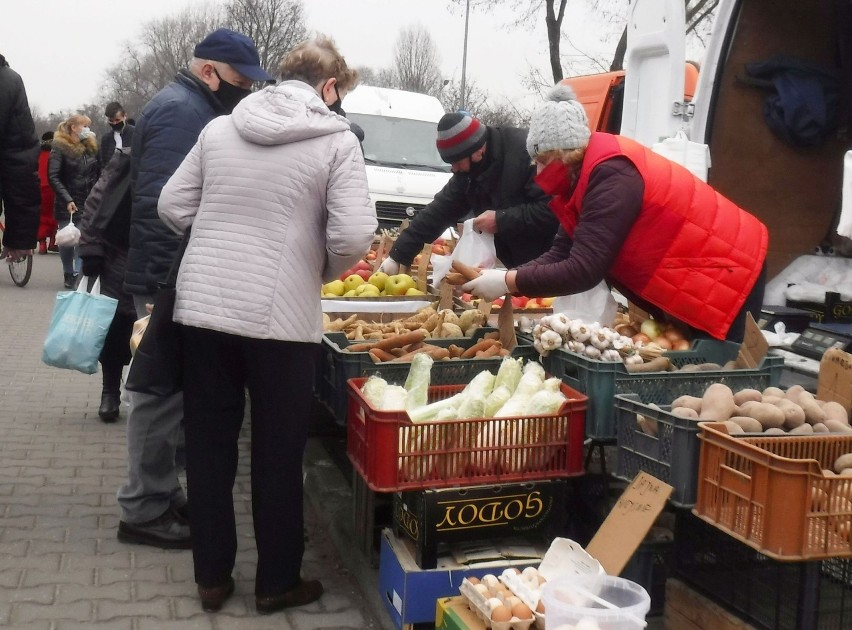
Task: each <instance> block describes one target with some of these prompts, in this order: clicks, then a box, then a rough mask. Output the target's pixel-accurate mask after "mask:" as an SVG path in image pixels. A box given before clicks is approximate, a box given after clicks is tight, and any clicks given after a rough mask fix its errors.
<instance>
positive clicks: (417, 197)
mask: <svg viewBox="0 0 852 630" xmlns="http://www.w3.org/2000/svg"><path fill="white" fill-rule="evenodd" d="M343 109H344V110H345V111H346V116H347V118H349V120H351V121H352V122H353V123H356V124H358V125H359V126H360V127H361V128H362V129H363V130H364V141H363V144H362V146H363V149H364V161H365V163H366V166H367V180H368V183H369V187H370V198H371V199H372V201H373V203H374V204H375V207H376V216H377V217H378V219H379V226H380V227H384V228H387V227H396V226H399V224H400V223H401V222H402V221H403V220H405V219H406V218H408V219H410V218H412V217H413V216H414V215H415V214H416V213H417V211H418V210H420V209H422V208H423V207H424V206H426V204H428V203H429V202H430V201H432V198H433V197H434V196H435V193H437V192H438V191H439V190H441V189H442V188H443V187H444V185H445V184H446V183H447V181H448V180H449V179H450V177H451V173H450V165H449V164H446V163H445V162H444V161H443V160H441V156H440V155H439V154H438V150H437V149H436V148H435V136H436V131H437V125H438V121H439V120H440V119H441V116H443V115H444V108H443V107H442V106H441V102H440V101H439V100H438V99H436V98H434V97H432V96H428V95H426V94H417V93H414V92H405V91H403V90H391V89H387V88H377V87H371V86H367V85H360V86H358V87H356V88H355V89H354V90H352V92H350V93H349V94H347V95H346V98H345V99H344V101H343Z"/></svg>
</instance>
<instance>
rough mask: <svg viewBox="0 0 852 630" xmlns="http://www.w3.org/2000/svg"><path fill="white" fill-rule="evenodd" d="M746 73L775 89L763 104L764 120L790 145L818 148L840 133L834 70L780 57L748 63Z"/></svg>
mask: <svg viewBox="0 0 852 630" xmlns="http://www.w3.org/2000/svg"><path fill="white" fill-rule="evenodd" d="M745 70H746V73H747V74H748V75H749V76H750V77H752V78H754V79H763V80H766V81H768V82H769V83H768V85H771V87H772V88H773V89H774V93H773V94H770V95H769V96H767V97H766V100H765V101H764V104H763V117H764V119H765V120H766V124H767V125H769V128H770V129H771V130H772V131H773V132H774V133H775V134H776V135H778V136H779V137H780V138H782V139H783V140H784V141H786V142H787V143H789V144H791V145H793V146H794V147H815V146H819V145H820V144H822V143H823V142H825V140H826V139H827V138H828V137H829V136H830V135H831V134H832V133H834V131H835V130H836V129H837V110H838V104H839V90H840V80H839V78H838V74H837V72H836V71H834V70H833V69H831V68H826V67H824V66H819V65H817V64H814V63H811V62H808V61H804V60H802V59H797V58H795V57H787V56H784V55H778V56H775V57H772V58H771V59H768V60H766V61H759V62H755V63H748V64H746V66H745Z"/></svg>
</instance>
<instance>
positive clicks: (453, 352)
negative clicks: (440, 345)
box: [447, 344, 464, 359]
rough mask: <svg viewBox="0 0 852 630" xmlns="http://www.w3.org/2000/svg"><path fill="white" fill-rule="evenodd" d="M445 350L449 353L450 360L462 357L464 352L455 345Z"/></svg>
mask: <svg viewBox="0 0 852 630" xmlns="http://www.w3.org/2000/svg"><path fill="white" fill-rule="evenodd" d="M447 350H449V351H450V358H451V359H458V358H459V357H460V356H461V355H462V353H463V352H464V348H462V347H461V346H457V345H456V344H452V345H450V347H449V348H447Z"/></svg>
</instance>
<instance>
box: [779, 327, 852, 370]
mask: <svg viewBox="0 0 852 630" xmlns="http://www.w3.org/2000/svg"><path fill="white" fill-rule="evenodd" d="M829 348H839V349H840V350H845V351H846V352H849V351H850V350H852V324H811V325H810V326H808V327H807V328H806V329H805V331H804V332H803V333H802V334H801V335H799V338H798V339H796V341H794V342H793V344H792V345H791V346H790V349H791V350H792V351H793V352H795V353H797V354H801V355H802V356H805V357H810V358H811V359H816V360H817V361H819V360H820V359H822V355H823V354H824V353H825V351H826V350H828V349H829Z"/></svg>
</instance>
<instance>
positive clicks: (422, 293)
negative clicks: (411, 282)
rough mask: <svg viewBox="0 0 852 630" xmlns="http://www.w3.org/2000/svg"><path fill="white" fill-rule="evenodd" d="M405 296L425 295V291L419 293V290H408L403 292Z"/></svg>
mask: <svg viewBox="0 0 852 630" xmlns="http://www.w3.org/2000/svg"><path fill="white" fill-rule="evenodd" d="M405 294H406V295H426V292H425V291H421V290H420V289H416V288H415V289H409V290H408V291H406V292H405Z"/></svg>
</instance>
